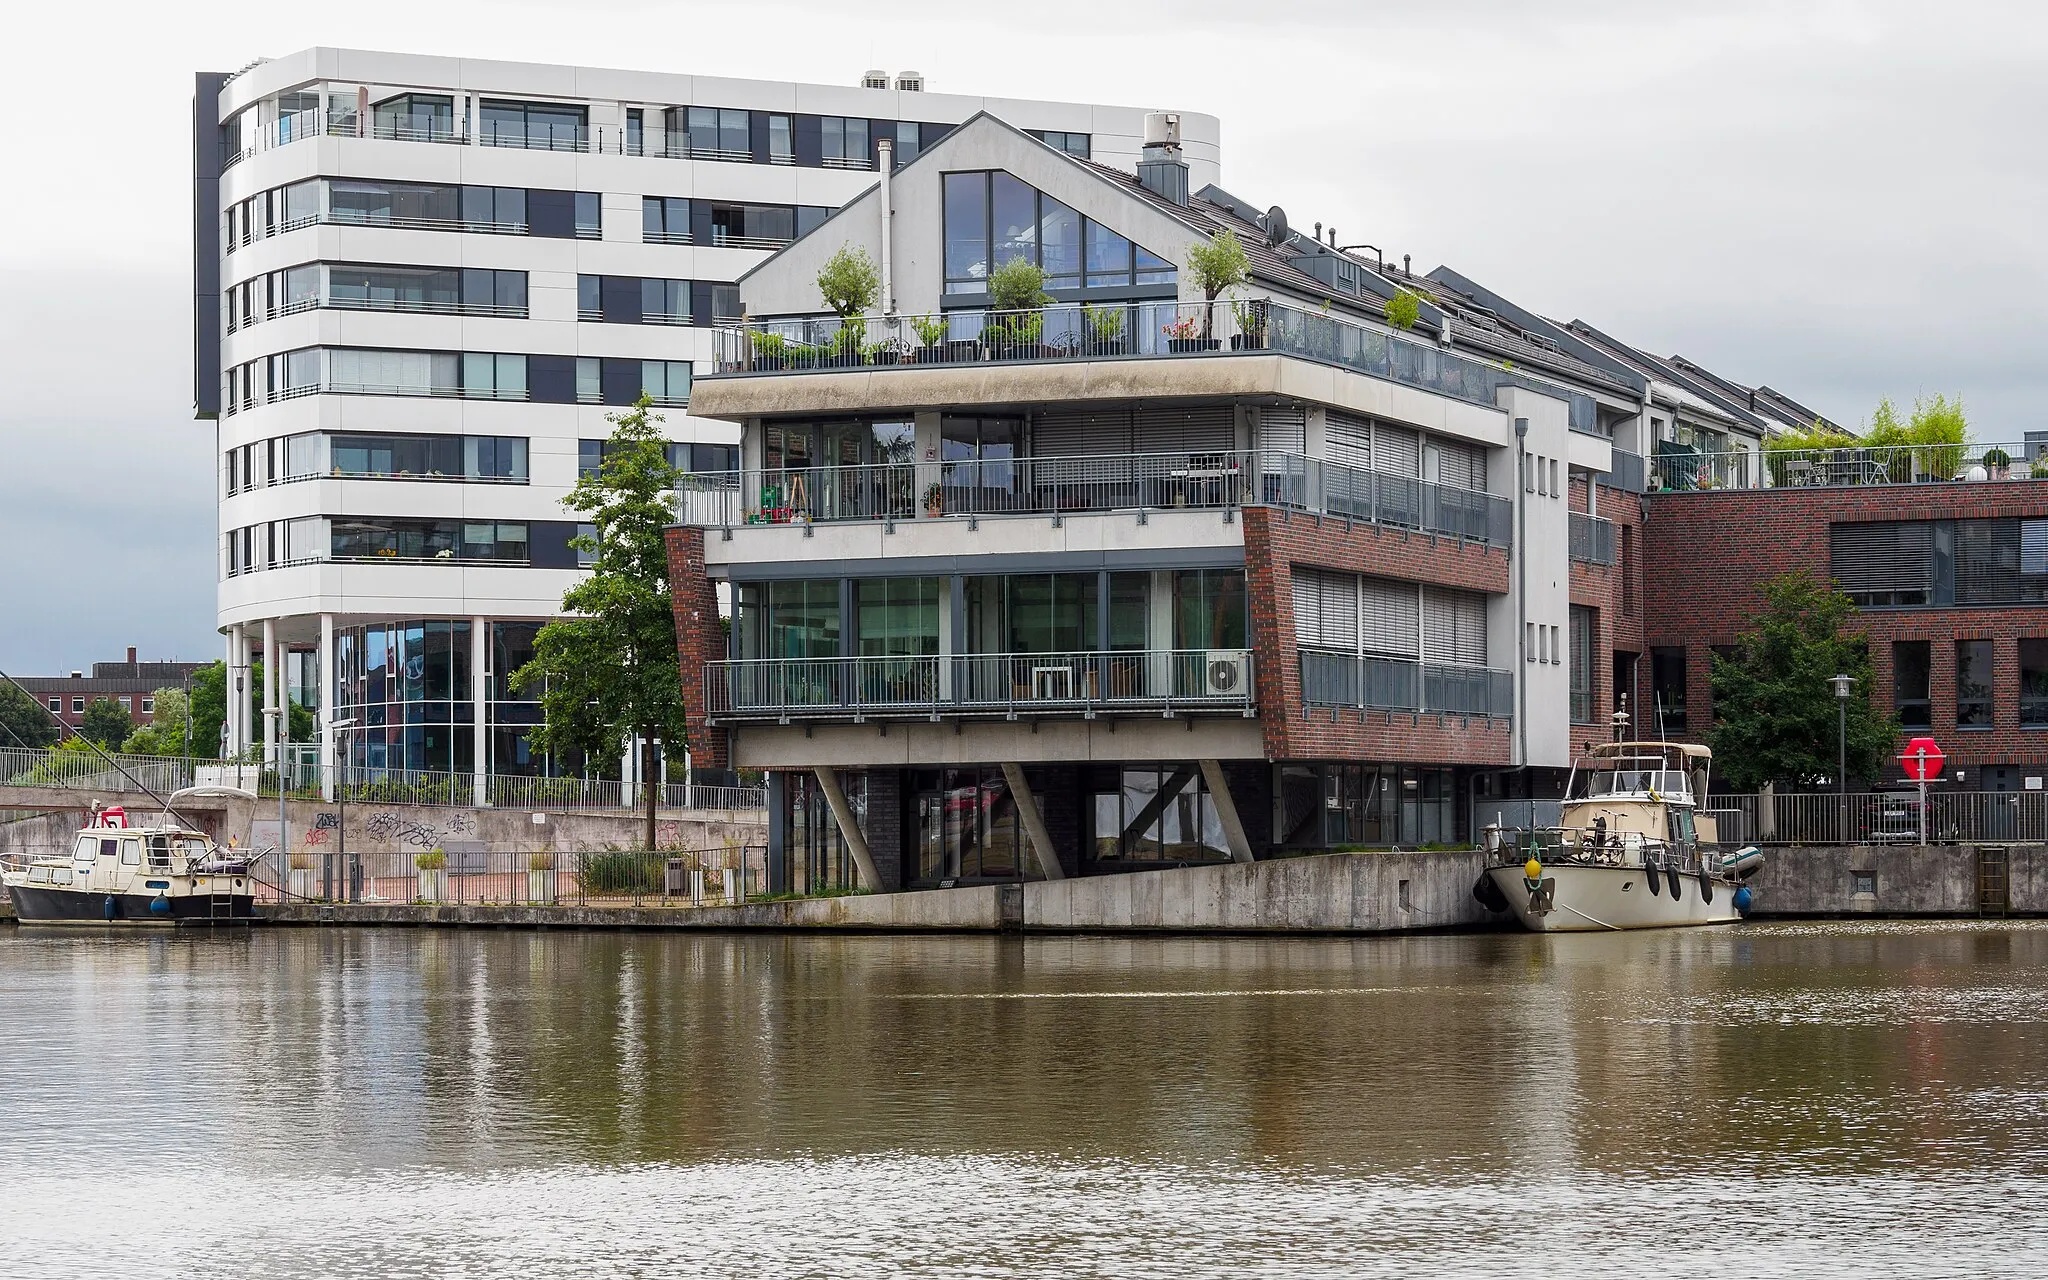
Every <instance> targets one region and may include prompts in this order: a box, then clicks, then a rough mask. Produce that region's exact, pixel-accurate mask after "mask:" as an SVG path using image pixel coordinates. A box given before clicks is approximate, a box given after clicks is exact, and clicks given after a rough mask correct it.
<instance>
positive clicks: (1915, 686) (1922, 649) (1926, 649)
mask: <svg viewBox="0 0 2048 1280" xmlns="http://www.w3.org/2000/svg"><path fill="white" fill-rule="evenodd" d="M1933 648H1934V645H1933V642H1932V641H1928V640H1899V641H1895V642H1893V644H1892V705H1893V706H1894V707H1895V708H1897V710H1898V713H1899V724H1900V726H1901V727H1903V728H1907V729H1932V728H1933V727H1934V706H1933V700H1932V698H1933V683H1934V659H1933V656H1932V651H1933Z"/></svg>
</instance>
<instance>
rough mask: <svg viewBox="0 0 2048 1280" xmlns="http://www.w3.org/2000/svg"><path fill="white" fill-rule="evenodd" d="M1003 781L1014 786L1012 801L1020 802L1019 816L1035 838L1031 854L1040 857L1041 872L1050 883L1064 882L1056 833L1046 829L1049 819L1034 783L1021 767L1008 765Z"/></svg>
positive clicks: (1025, 829)
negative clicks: (1054, 842)
mask: <svg viewBox="0 0 2048 1280" xmlns="http://www.w3.org/2000/svg"><path fill="white" fill-rule="evenodd" d="M1003 780H1004V781H1006V782H1008V783H1009V784H1010V799H1012V800H1014V801H1016V803H1017V816H1018V817H1020V818H1022V819H1024V834H1025V835H1027V836H1029V837H1031V851H1032V852H1033V853H1035V854H1037V855H1038V870H1039V871H1040V872H1041V873H1042V874H1043V875H1044V876H1045V878H1046V879H1048V880H1064V879H1066V878H1067V872H1066V869H1065V868H1064V867H1062V866H1060V856H1059V851H1058V850H1056V849H1054V848H1053V845H1052V832H1050V831H1047V830H1046V829H1045V816H1044V815H1043V814H1041V813H1040V812H1039V811H1038V797H1037V796H1035V795H1032V794H1031V780H1030V779H1029V778H1026V777H1025V776H1024V766H1023V765H1021V764H1004V765H1003Z"/></svg>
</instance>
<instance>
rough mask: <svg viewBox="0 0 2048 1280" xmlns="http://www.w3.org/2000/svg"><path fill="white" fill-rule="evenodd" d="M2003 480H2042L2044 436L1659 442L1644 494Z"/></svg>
mask: <svg viewBox="0 0 2048 1280" xmlns="http://www.w3.org/2000/svg"><path fill="white" fill-rule="evenodd" d="M2003 480H2048V437H2044V438H2043V439H2041V440H2032V441H2028V442H2026V443H2022V444H1915V445H1857V444H1844V445H1838V446H1831V447H1828V448H1821V449H1772V448H1769V447H1766V448H1765V449H1764V450H1762V451H1756V450H1748V449H1737V450H1732V451H1726V452H1702V451H1700V450H1696V449H1692V448H1689V447H1687V446H1684V445H1673V444H1660V445H1659V446H1658V451H1657V456H1656V457H1655V458H1654V459H1653V460H1652V465H1651V469H1650V485H1649V491H1650V492H1651V493H1692V492H1698V491H1701V490H1710V489H1842V488H1862V487H1867V486H1871V485H1908V484H1956V483H1968V482H1975V481H2003Z"/></svg>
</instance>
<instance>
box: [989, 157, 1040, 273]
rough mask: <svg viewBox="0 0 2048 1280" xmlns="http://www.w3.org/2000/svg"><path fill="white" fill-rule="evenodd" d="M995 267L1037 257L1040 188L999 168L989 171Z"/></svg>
mask: <svg viewBox="0 0 2048 1280" xmlns="http://www.w3.org/2000/svg"><path fill="white" fill-rule="evenodd" d="M989 182H990V187H989V191H990V196H989V198H990V205H989V207H990V210H991V219H990V226H991V228H992V229H993V231H994V235H995V250H994V253H993V255H992V256H991V257H990V259H989V268H990V270H994V269H995V268H997V267H1000V266H1002V265H1003V264H1004V263H1006V262H1009V261H1011V260H1013V259H1016V258H1022V259H1023V260H1024V261H1026V262H1037V261H1038V192H1037V190H1036V189H1034V188H1032V187H1029V186H1027V185H1025V184H1024V183H1022V182H1019V181H1018V180H1017V179H1015V178H1013V177H1011V176H1010V175H1009V174H1007V173H1003V172H1001V171H1000V170H999V171H997V172H995V173H993V174H990V175H989Z"/></svg>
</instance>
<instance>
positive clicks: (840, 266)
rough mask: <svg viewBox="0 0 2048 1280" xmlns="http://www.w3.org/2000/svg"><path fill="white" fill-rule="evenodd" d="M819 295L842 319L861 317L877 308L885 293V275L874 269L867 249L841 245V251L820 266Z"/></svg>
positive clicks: (851, 319) (849, 319)
mask: <svg viewBox="0 0 2048 1280" xmlns="http://www.w3.org/2000/svg"><path fill="white" fill-rule="evenodd" d="M818 296H819V297H821V298H823V299H824V300H825V305H826V306H827V307H830V308H831V309H832V313H833V314H834V315H836V316H838V317H839V319H840V320H841V321H842V322H849V323H850V322H852V321H855V320H858V319H860V318H861V317H862V316H864V315H866V314H867V313H868V312H869V311H871V310H873V309H874V306H875V303H876V302H877V301H878V300H879V299H880V298H881V296H882V278H881V276H880V275H878V274H877V273H876V271H875V260H874V259H873V258H870V257H869V256H868V251H867V250H866V249H856V248H854V247H853V246H852V245H850V244H843V245H840V246H839V250H838V252H836V253H834V254H833V255H832V256H831V257H829V258H827V259H825V265H824V266H822V267H820V268H818Z"/></svg>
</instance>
